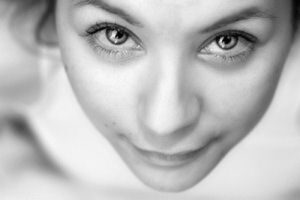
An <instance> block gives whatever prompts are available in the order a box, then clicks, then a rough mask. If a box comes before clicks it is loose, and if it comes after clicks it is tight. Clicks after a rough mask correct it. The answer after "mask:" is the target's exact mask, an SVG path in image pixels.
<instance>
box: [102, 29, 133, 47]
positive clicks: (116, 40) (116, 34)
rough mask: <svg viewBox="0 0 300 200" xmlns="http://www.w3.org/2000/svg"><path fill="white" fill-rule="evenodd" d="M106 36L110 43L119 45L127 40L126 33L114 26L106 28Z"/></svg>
mask: <svg viewBox="0 0 300 200" xmlns="http://www.w3.org/2000/svg"><path fill="white" fill-rule="evenodd" d="M106 37H107V39H108V41H109V42H111V43H112V44H114V45H121V44H123V43H125V42H126V41H127V39H128V34H127V33H125V32H124V31H122V30H118V29H116V28H108V29H107V30H106Z"/></svg>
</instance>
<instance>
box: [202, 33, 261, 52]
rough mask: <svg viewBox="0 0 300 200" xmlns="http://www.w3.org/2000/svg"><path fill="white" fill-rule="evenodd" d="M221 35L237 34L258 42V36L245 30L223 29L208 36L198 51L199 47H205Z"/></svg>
mask: <svg viewBox="0 0 300 200" xmlns="http://www.w3.org/2000/svg"><path fill="white" fill-rule="evenodd" d="M222 35H237V36H241V37H244V38H245V39H247V40H249V42H252V43H256V42H258V41H259V40H258V38H257V37H255V36H253V35H251V34H250V33H246V32H245V31H240V30H225V31H222V32H219V33H216V34H214V35H213V36H211V37H209V38H208V39H206V40H205V41H204V42H203V43H202V44H201V45H200V47H199V48H198V51H200V50H201V49H203V48H205V47H206V46H207V45H209V44H211V42H213V41H214V40H215V39H216V38H217V37H219V36H222Z"/></svg>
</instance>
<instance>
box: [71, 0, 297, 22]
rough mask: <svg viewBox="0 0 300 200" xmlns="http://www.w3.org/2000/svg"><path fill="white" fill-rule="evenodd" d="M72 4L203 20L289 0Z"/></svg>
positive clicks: (83, 0) (144, 17)
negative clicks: (95, 5) (102, 5)
mask: <svg viewBox="0 0 300 200" xmlns="http://www.w3.org/2000/svg"><path fill="white" fill-rule="evenodd" d="M69 2H71V3H72V4H73V5H78V4H94V3H95V2H96V3H97V2H100V3H104V4H107V5H109V6H113V7H115V8H119V9H122V10H124V11H126V13H128V14H129V15H131V16H133V17H135V18H138V19H139V21H142V22H143V23H144V24H149V25H150V24H151V23H152V24H155V25H156V26H157V25H159V24H160V23H163V24H164V25H166V24H168V25H170V26H171V25H174V26H176V24H180V23H181V22H182V21H185V22H191V23H205V22H208V24H209V22H210V21H214V20H218V19H220V18H221V17H222V16H227V15H230V14H232V13H238V12H239V11H241V10H245V9H247V8H251V7H252V8H258V9H261V10H262V11H266V12H280V11H282V10H284V8H286V7H287V5H290V2H291V1H289V0H69Z"/></svg>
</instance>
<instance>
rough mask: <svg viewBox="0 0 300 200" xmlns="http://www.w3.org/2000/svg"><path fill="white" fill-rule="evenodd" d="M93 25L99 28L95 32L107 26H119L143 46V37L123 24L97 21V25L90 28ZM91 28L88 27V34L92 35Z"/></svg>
mask: <svg viewBox="0 0 300 200" xmlns="http://www.w3.org/2000/svg"><path fill="white" fill-rule="evenodd" d="M93 27H98V30H96V31H95V33H96V32H97V31H101V30H103V29H105V28H111V27H115V28H118V29H120V30H122V31H125V32H126V33H128V35H129V37H131V38H132V39H133V40H134V41H136V42H137V43H138V44H139V45H140V46H143V43H142V41H141V39H140V38H139V37H138V36H137V35H136V34H135V33H133V32H132V31H131V30H130V29H129V28H127V27H125V26H122V25H120V24H117V23H110V22H101V23H99V22H97V23H96V24H95V25H93V26H91V27H90V28H93ZM90 28H89V29H90ZM89 29H87V31H86V32H87V34H88V35H90V33H88V30H89ZM96 29H97V28H96Z"/></svg>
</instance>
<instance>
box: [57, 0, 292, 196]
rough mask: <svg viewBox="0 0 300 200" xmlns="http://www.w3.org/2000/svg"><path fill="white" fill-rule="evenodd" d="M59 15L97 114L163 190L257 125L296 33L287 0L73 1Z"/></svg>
mask: <svg viewBox="0 0 300 200" xmlns="http://www.w3.org/2000/svg"><path fill="white" fill-rule="evenodd" d="M56 23H57V33H58V38H59V44H60V48H61V52H62V57H63V62H64V64H65V68H66V72H67V75H68V77H69V79H70V82H71V85H72V87H73V90H74V92H75V94H76V96H77V98H78V100H79V102H80V104H81V106H82V107H83V109H84V111H85V112H86V114H87V115H88V117H89V119H90V120H91V121H92V122H93V124H94V125H95V127H96V128H97V129H98V130H99V133H101V134H103V135H104V136H105V137H106V138H107V139H108V141H109V142H110V143H111V144H112V145H113V147H114V148H115V149H116V150H117V152H118V153H119V154H120V156H121V157H122V159H123V160H124V161H125V162H126V164H127V165H128V166H129V168H130V169H131V170H132V171H133V173H134V174H136V176H137V177H138V178H139V179H140V180H141V181H143V182H144V183H145V184H147V185H149V186H150V187H152V188H154V189H157V190H162V191H183V190H186V189H188V188H190V187H192V186H194V185H195V184H197V183H198V182H200V181H201V180H203V179H204V178H205V177H206V176H207V175H208V174H209V173H210V172H211V171H212V170H213V169H214V168H215V167H216V165H217V164H218V163H219V162H220V161H221V160H222V158H223V157H224V156H225V155H226V153H227V152H228V151H230V150H231V149H232V148H233V147H234V146H235V145H236V144H237V143H239V142H240V141H241V140H242V139H243V138H244V137H245V136H246V135H247V134H248V133H249V132H250V130H251V129H252V128H253V127H254V126H255V125H256V124H257V122H258V121H259V119H260V118H261V116H262V115H263V113H264V112H265V110H266V109H267V107H268V105H269V104H270V101H271V99H272V96H273V94H274V91H275V89H276V85H277V82H278V80H279V77H280V74H281V71H282V68H283V65H284V62H285V59H286V57H287V54H288V52H289V49H290V46H291V42H292V32H293V27H292V23H291V2H290V1H283V0H264V1H261V0H248V1H239V0H226V1H224V0H210V1H205V0H185V1H181V0H175V1H174V0H163V1H161V0H151V1H145V0H127V1H117V0H110V1H108V0H102V1H99V0H95V1H82V0H65V1H58V2H57V10H56ZM283 30H284V31H283Z"/></svg>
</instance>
